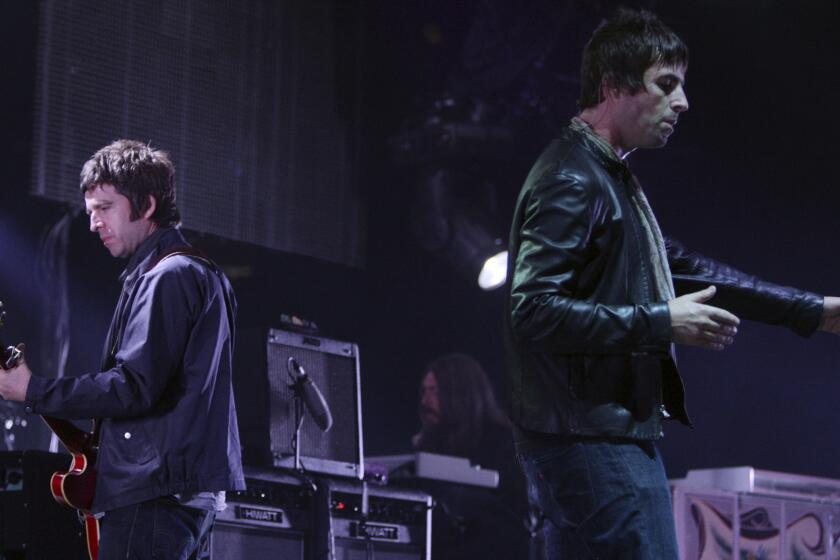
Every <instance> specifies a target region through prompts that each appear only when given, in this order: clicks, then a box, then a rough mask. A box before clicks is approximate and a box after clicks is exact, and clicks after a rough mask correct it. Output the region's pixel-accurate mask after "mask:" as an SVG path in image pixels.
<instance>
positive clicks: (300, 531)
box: [210, 469, 315, 560]
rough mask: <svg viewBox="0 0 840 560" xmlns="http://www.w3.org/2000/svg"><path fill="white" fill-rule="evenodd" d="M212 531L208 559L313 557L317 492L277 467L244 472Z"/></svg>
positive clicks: (297, 559)
mask: <svg viewBox="0 0 840 560" xmlns="http://www.w3.org/2000/svg"><path fill="white" fill-rule="evenodd" d="M246 475H247V478H246V485H247V487H248V489H247V490H243V491H241V492H228V493H227V509H225V510H224V511H222V512H219V513H218V514H217V516H216V523H215V524H214V526H213V532H212V534H211V535H210V559H211V560H229V559H234V558H259V559H261V560H263V559H264V560H273V559H277V560H309V558H310V556H309V555H308V552H307V551H308V549H309V548H310V543H311V536H312V527H313V511H314V508H313V499H314V495H315V494H314V490H313V489H312V488H309V487H307V485H305V484H302V483H301V481H300V480H299V479H297V478H295V477H292V476H288V475H286V474H284V473H281V472H279V471H273V472H270V471H259V470H254V469H247V470H246Z"/></svg>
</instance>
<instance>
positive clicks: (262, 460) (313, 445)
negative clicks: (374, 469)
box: [234, 329, 364, 479]
mask: <svg viewBox="0 0 840 560" xmlns="http://www.w3.org/2000/svg"><path fill="white" fill-rule="evenodd" d="M236 355H237V360H236V362H237V366H236V371H235V373H234V391H235V395H236V402H237V415H238V419H239V431H240V436H241V438H242V439H241V441H242V445H243V448H244V449H243V459H244V461H245V463H246V464H248V465H252V466H255V467H282V468H293V467H294V447H293V445H292V439H293V437H294V433H295V414H294V392H293V391H292V389H291V387H290V384H291V377H290V374H289V371H288V363H289V359H290V358H294V359H295V360H296V361H297V362H298V363H299V364H300V365H301V366H302V367H303V369H304V370H305V371H306V373H307V375H308V376H309V378H310V379H311V380H312V381H313V382H314V383H315V384H316V385H317V386H318V388H319V389H320V391H321V393H322V394H323V396H324V399H325V400H326V402H327V404H328V405H329V407H330V409H331V412H332V416H333V419H334V422H333V425H332V428H330V430H329V431H327V432H322V431H321V430H320V429H319V428H318V427H317V426H316V425H315V423H314V422H313V421H312V419H311V418H310V417H309V414H306V415H305V417H304V421H303V424H302V427H301V431H300V442H299V446H300V457H301V464H302V466H303V469H304V470H305V471H306V472H309V473H320V474H328V475H336V476H344V477H351V478H358V479H361V478H362V476H363V474H364V464H363V452H362V449H363V447H362V403H361V389H360V376H359V349H358V347H357V346H356V345H355V344H352V343H349V342H341V341H338V340H331V339H328V338H323V337H318V336H312V335H307V334H301V333H296V332H291V331H284V330H278V329H270V330H268V331H266V330H250V331H247V330H246V331H243V332H240V335H239V337H238V340H237V349H236Z"/></svg>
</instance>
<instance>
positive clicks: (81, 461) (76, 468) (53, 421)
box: [0, 302, 99, 560]
mask: <svg viewBox="0 0 840 560" xmlns="http://www.w3.org/2000/svg"><path fill="white" fill-rule="evenodd" d="M5 315H6V314H5V312H4V311H3V302H0V326H3V320H4V319H5ZM22 348H23V347H22V346H21V347H20V348H16V347H14V346H6V345H5V344H3V343H2V342H0V369H11V368H13V367H15V366H16V365H17V364H18V362H19V361H20V360H21V358H22V357H23V352H22V350H21V349H22ZM43 418H44V421H45V422H46V423H47V425H48V426H49V427H50V429H51V430H52V431H53V432H55V435H56V436H58V439H59V440H61V443H63V444H64V447H66V448H67V450H68V451H69V452H70V453H71V454H72V456H73V459H72V461H71V464H70V469H69V470H68V471H67V472H56V473H53V475H52V476H51V477H50V491H51V493H52V495H53V498H55V500H56V501H57V502H58V503H60V504H62V505H66V506H70V507H72V508H75V509H77V510H78V511H79V514H80V518H81V519H82V521H83V523H84V526H85V541H86V543H87V550H88V557H89V558H90V560H97V557H98V556H99V520H98V519H96V517H94V516H93V514H92V513H91V512H90V508H91V506H92V504H93V496H94V494H95V493H96V469H95V468H94V466H95V465H96V447H95V439H96V438H95V437H94V436H93V434H90V433H88V432H85V431H84V430H80V429H79V428H77V427H76V426H75V425H74V424H72V423H71V422H68V421H67V420H61V419H58V418H50V417H48V416H44V417H43Z"/></svg>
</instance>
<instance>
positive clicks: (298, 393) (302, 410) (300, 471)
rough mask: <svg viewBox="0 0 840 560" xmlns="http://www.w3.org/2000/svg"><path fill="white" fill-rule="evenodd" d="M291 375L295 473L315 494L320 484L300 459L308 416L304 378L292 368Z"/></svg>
mask: <svg viewBox="0 0 840 560" xmlns="http://www.w3.org/2000/svg"><path fill="white" fill-rule="evenodd" d="M289 377H290V378H291V379H292V382H291V383H290V384H289V385H288V387H289V388H290V389H291V390H292V392H293V393H294V399H293V402H294V405H293V406H294V409H295V433H294V435H293V436H292V449H293V450H294V452H295V462H294V473H295V476H297V478H298V479H299V480H300V481H301V482H303V483H304V484H306V486H308V487H309V490H310V491H311V492H312V493H313V494H315V493H316V492H317V491H318V485H317V484H315V481H314V480H312V478H310V477H309V476H308V475H307V474H306V469H305V468H304V466H303V462H301V460H300V430H301V428H302V427H303V419H304V417H305V416H306V407H305V406H304V397H303V381H304V380H303V379H301V378H300V377H296V376H294V375H292V372H291V369H290V370H289Z"/></svg>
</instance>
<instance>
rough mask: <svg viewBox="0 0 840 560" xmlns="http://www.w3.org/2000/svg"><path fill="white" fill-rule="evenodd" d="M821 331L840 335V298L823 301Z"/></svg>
mask: <svg viewBox="0 0 840 560" xmlns="http://www.w3.org/2000/svg"><path fill="white" fill-rule="evenodd" d="M819 328H820V330H821V331H825V332H830V333H832V334H837V335H840V297H828V296H826V297H825V298H824V299H823V313H822V320H821V321H820V327H819Z"/></svg>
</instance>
